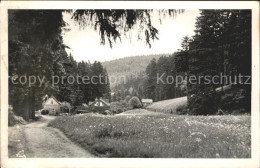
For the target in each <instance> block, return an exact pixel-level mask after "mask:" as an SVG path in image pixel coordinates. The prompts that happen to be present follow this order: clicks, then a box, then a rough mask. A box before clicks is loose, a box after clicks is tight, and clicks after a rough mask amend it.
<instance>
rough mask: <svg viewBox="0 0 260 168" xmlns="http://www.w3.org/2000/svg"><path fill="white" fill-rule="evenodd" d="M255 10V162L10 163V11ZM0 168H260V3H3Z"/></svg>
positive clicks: (21, 160) (62, 161)
mask: <svg viewBox="0 0 260 168" xmlns="http://www.w3.org/2000/svg"><path fill="white" fill-rule="evenodd" d="M106 8H107V9H122V8H123V9H148V8H150V9H169V8H172V9H252V21H253V22H252V41H253V43H252V44H253V45H252V50H253V52H252V55H253V56H252V117H251V118H252V129H251V133H252V158H251V159H141V158H139V159H138V158H136V159H127V158H125V159H112V158H109V159H101V158H90V159H87V158H86V159H78V158H73V159H60V158H59V159H45V158H44V159H28V158H25V159H23V158H18V159H8V153H7V144H8V139H7V138H8V131H7V130H8V127H7V121H8V119H7V117H8V112H7V109H8V97H7V95H8V80H7V79H8V71H7V70H8V57H7V53H8V50H7V49H8V48H7V47H8V44H7V41H8V24H7V9H106ZM0 21H1V64H0V65H1V66H0V67H1V166H2V167H8V168H9V167H11V168H14V167H49V168H50V167H112V168H115V167H149V168H153V167H160V168H163V167H198V168H201V167H202V168H203V167H205V168H209V167H212V168H220V167H236V168H240V167H241V168H244V167H248V168H251V167H259V166H260V160H259V156H260V153H259V151H260V146H259V140H260V138H259V132H260V129H259V128H260V120H259V111H260V110H259V103H260V101H259V95H260V92H259V77H260V76H259V2H257V1H255V2H254V1H249V2H243V1H230V2H227V1H218V2H217V1H213V2H210V1H207V2H203V1H197V2H194V1H192V2H187V1H185V2H177V1H174V2H171V1H164V2H158V1H150V2H149V1H138V2H134V1H127V2H122V1H87V2H86V1H84V2H83V1H70V2H69V1H52V2H50V1H48V2H47V1H4V2H2V3H1V20H0Z"/></svg>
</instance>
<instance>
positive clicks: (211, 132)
mask: <svg viewBox="0 0 260 168" xmlns="http://www.w3.org/2000/svg"><path fill="white" fill-rule="evenodd" d="M132 113H133V112H132ZM250 125H251V123H250V116H249V115H243V116H230V115H226V116H185V115H182V116H178V115H170V114H160V115H150V114H149V113H148V114H147V115H135V114H131V113H130V114H128V115H116V116H101V115H97V114H85V115H77V116H61V117H58V118H57V119H55V120H54V121H52V122H51V123H50V124H49V126H51V127H55V128H58V129H60V130H61V131H63V132H64V133H65V134H66V135H67V136H68V137H69V138H70V139H72V140H73V141H74V142H76V143H78V144H80V145H81V146H82V147H83V148H85V149H87V150H89V151H90V152H91V153H93V154H95V155H98V156H100V157H144V158H146V157H151V158H154V157H155V158H162V157H166V158H249V157H250V153H251V135H250Z"/></svg>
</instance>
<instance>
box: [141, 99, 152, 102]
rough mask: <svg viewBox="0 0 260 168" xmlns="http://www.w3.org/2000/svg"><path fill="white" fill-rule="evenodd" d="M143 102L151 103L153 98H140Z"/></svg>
mask: <svg viewBox="0 0 260 168" xmlns="http://www.w3.org/2000/svg"><path fill="white" fill-rule="evenodd" d="M142 102H143V103H152V102H153V99H142Z"/></svg>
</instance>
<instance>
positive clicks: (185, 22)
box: [63, 10, 200, 63]
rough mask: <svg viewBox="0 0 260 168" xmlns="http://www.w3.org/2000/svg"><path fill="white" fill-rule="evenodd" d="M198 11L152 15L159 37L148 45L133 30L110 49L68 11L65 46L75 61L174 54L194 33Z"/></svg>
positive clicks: (93, 31) (65, 16) (95, 33)
mask: <svg viewBox="0 0 260 168" xmlns="http://www.w3.org/2000/svg"><path fill="white" fill-rule="evenodd" d="M199 14H200V12H199V10H185V11H184V13H182V14H178V15H177V16H176V17H175V18H169V17H165V18H164V17H161V19H162V22H161V23H160V21H159V16H158V15H155V14H154V15H152V24H153V26H154V27H155V28H157V29H158V31H159V35H158V37H159V40H154V41H152V42H151V45H152V47H151V48H149V46H148V45H146V44H145V40H141V41H138V40H137V31H136V30H132V31H131V32H130V33H131V38H129V33H128V34H126V36H123V37H122V40H121V42H120V41H119V40H118V41H117V42H116V43H114V44H113V47H112V48H110V46H109V43H108V41H106V44H105V45H101V44H100V36H99V32H98V31H95V30H94V28H93V27H87V28H85V29H80V28H79V27H78V25H77V24H75V23H74V21H73V20H72V19H71V16H70V14H69V13H64V14H63V19H64V21H65V22H67V23H68V26H67V27H66V28H69V29H70V31H69V32H64V33H63V40H64V44H66V45H67V46H69V47H70V49H66V51H67V53H68V54H69V53H71V54H72V56H73V57H74V59H75V60H76V61H82V60H83V61H90V62H92V63H93V62H94V61H100V62H103V61H109V60H114V59H118V58H123V57H128V56H140V55H150V54H164V53H174V52H175V51H177V50H178V49H180V48H181V47H180V44H181V39H182V38H183V37H185V36H193V35H194V30H195V22H196V18H197V17H198V16H199Z"/></svg>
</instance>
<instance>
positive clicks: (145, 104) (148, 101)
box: [142, 99, 153, 107]
mask: <svg viewBox="0 0 260 168" xmlns="http://www.w3.org/2000/svg"><path fill="white" fill-rule="evenodd" d="M142 104H143V106H144V107H147V106H150V105H151V104H153V99H142Z"/></svg>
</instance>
